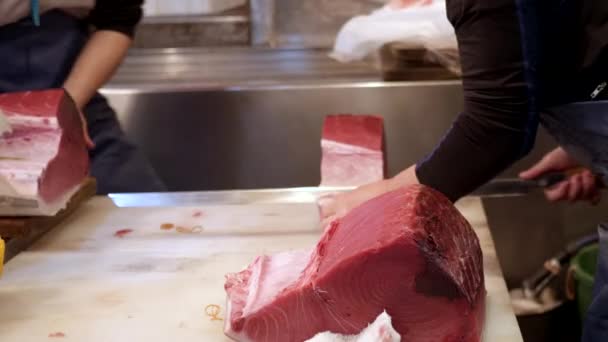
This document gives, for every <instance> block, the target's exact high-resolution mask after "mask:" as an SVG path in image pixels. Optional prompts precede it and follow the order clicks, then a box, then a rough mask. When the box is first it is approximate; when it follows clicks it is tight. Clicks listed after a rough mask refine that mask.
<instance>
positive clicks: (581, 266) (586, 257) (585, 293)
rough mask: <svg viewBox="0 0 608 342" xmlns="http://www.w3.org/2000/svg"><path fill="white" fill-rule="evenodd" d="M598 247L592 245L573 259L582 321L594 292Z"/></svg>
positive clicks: (575, 285)
mask: <svg viewBox="0 0 608 342" xmlns="http://www.w3.org/2000/svg"><path fill="white" fill-rule="evenodd" d="M597 254H598V245H597V244H595V245H591V246H588V247H585V248H583V249H582V250H581V251H580V252H578V254H576V256H575V257H574V259H572V262H571V264H570V265H571V267H572V273H573V274H572V275H573V277H574V287H575V293H576V301H577V304H578V312H579V315H580V317H581V320H584V319H585V314H586V313H587V308H589V305H590V304H591V297H592V296H591V294H592V291H593V278H594V276H595V268H596V265H597Z"/></svg>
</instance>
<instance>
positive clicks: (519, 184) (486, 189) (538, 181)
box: [471, 168, 605, 197]
mask: <svg viewBox="0 0 608 342" xmlns="http://www.w3.org/2000/svg"><path fill="white" fill-rule="evenodd" d="M584 170H585V169H584V168H573V169H569V170H566V171H554V172H548V173H545V174H543V175H542V176H540V177H537V178H535V179H531V180H526V179H521V178H504V179H500V178H499V179H495V180H492V181H490V182H488V183H486V184H484V185H482V186H481V187H479V188H478V189H477V190H475V191H473V192H472V193H471V195H472V196H481V197H505V196H522V195H527V194H529V193H531V192H533V191H536V190H546V189H550V188H552V187H554V186H555V185H557V184H559V183H561V182H563V181H566V180H568V179H569V178H570V177H571V176H574V175H576V174H578V173H581V172H583V171H584ZM595 178H596V187H598V188H599V189H603V188H605V185H604V184H603V183H602V181H601V177H600V176H596V177H595Z"/></svg>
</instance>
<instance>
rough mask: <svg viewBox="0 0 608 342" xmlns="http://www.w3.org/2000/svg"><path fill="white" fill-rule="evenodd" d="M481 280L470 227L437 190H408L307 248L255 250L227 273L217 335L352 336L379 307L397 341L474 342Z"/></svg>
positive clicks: (380, 200)
mask: <svg viewBox="0 0 608 342" xmlns="http://www.w3.org/2000/svg"><path fill="white" fill-rule="evenodd" d="M483 279H484V278H483V263H482V254H481V249H480V246H479V240H478V239H477V236H476V235H475V232H474V231H473V230H472V229H471V226H470V225H469V223H468V222H467V221H466V220H465V218H464V217H463V216H462V215H461V214H460V212H459V211H458V210H457V209H456V208H455V207H454V206H453V204H452V203H451V202H450V201H449V200H448V199H447V198H445V197H444V196H443V195H442V194H440V193H438V192H436V191H435V190H432V189H430V188H428V187H425V186H421V185H416V186H411V187H407V188H402V189H399V190H396V191H393V192H390V193H387V194H384V195H381V196H379V197H376V198H374V199H372V200H370V201H368V202H366V203H364V204H362V205H361V206H359V207H357V208H355V209H353V210H352V211H351V212H350V213H348V214H347V215H346V216H345V217H343V218H341V219H338V220H336V221H334V222H333V223H332V224H331V225H330V227H329V228H328V229H326V231H325V232H324V234H323V236H322V237H321V239H320V241H319V242H318V243H317V245H316V247H315V248H314V249H313V250H311V251H295V252H285V253H279V254H276V255H273V256H260V257H258V258H257V259H256V260H255V261H254V262H253V263H252V264H251V265H249V266H248V267H247V268H246V269H245V270H243V271H241V272H239V273H235V274H229V275H228V276H227V281H226V284H225V288H226V291H227V294H228V305H227V307H228V309H227V311H228V313H227V315H228V317H227V320H226V326H225V333H226V335H228V336H229V337H231V338H233V339H235V340H237V341H254V342H257V341H260V342H261V341H281V342H289V341H293V342H301V341H306V340H307V339H310V338H312V337H313V336H315V335H316V334H317V333H319V332H324V331H331V332H333V333H337V334H342V335H354V334H358V333H359V332H361V331H362V330H363V329H364V328H366V327H367V326H368V325H369V324H370V323H372V322H373V321H374V320H375V319H376V317H377V316H378V315H379V314H380V313H382V312H383V311H386V312H387V313H388V314H389V315H390V316H391V317H392V323H393V326H394V327H395V329H396V330H397V332H398V333H399V334H400V335H401V337H402V340H403V341H412V342H438V341H439V342H477V341H479V340H480V335H481V330H482V325H483V316H484V307H485V304H484V303H485V289H484V280H483Z"/></svg>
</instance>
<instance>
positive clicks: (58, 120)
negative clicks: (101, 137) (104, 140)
mask: <svg viewBox="0 0 608 342" xmlns="http://www.w3.org/2000/svg"><path fill="white" fill-rule="evenodd" d="M0 112H2V113H3V114H4V116H5V119H6V121H8V123H9V124H10V126H11V128H12V131H10V132H5V133H4V134H3V135H2V136H1V137H0V194H1V195H8V196H13V197H18V198H24V199H33V200H36V201H38V203H39V207H38V208H35V209H27V208H22V209H19V210H17V209H15V208H13V207H0V215H53V214H55V213H56V212H57V211H58V210H59V209H61V208H62V207H63V206H64V205H65V203H66V202H67V200H68V199H69V197H70V196H71V194H73V193H74V192H75V191H76V190H77V189H78V186H79V185H80V184H81V182H82V181H83V180H84V178H85V177H86V176H87V174H88V170H89V157H88V152H87V147H86V143H85V139H84V134H83V130H82V119H81V117H80V113H79V111H78V109H77V108H76V105H75V104H74V102H73V100H72V99H71V98H70V97H69V95H68V94H67V93H66V92H65V91H64V90H63V89H51V90H43V91H28V92H18V93H5V94H0Z"/></svg>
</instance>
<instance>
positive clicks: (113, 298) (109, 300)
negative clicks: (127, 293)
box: [96, 291, 125, 307]
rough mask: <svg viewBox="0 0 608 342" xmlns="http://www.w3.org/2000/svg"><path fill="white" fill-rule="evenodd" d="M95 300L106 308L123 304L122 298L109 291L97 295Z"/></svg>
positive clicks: (116, 293)
mask: <svg viewBox="0 0 608 342" xmlns="http://www.w3.org/2000/svg"><path fill="white" fill-rule="evenodd" d="M96 299H97V300H98V301H99V302H101V303H103V304H105V305H107V306H112V307H113V306H118V305H120V304H123V303H124V302H125V299H124V297H123V296H121V295H120V294H119V293H118V292H116V291H109V292H105V293H101V294H99V295H97V297H96Z"/></svg>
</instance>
